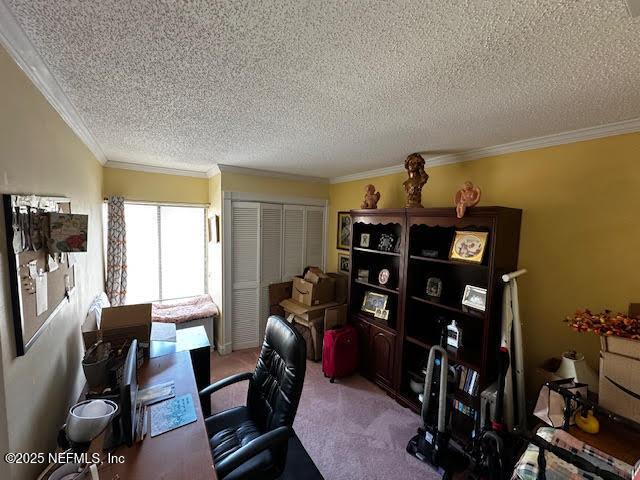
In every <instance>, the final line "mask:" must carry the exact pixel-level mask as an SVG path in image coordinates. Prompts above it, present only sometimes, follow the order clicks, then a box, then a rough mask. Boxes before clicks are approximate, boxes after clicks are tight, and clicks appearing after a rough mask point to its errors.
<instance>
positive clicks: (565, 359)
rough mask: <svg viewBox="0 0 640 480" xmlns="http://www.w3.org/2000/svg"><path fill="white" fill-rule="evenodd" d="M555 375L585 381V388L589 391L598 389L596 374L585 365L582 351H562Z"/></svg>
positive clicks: (580, 381) (579, 381)
mask: <svg viewBox="0 0 640 480" xmlns="http://www.w3.org/2000/svg"><path fill="white" fill-rule="evenodd" d="M556 375H558V376H559V377H560V378H573V379H574V380H575V381H576V382H578V383H586V384H587V389H588V390H589V391H591V392H597V391H598V383H599V382H598V376H597V375H596V373H595V372H594V371H593V370H592V369H591V368H590V367H589V365H587V362H585V360H584V355H583V354H582V353H579V352H576V351H574V350H569V351H568V352H564V353H563V354H562V361H561V362H560V368H559V369H558V371H557V372H556Z"/></svg>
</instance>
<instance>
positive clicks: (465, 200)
mask: <svg viewBox="0 0 640 480" xmlns="http://www.w3.org/2000/svg"><path fill="white" fill-rule="evenodd" d="M480 195H482V191H481V190H480V187H477V186H475V185H474V184H473V183H471V182H470V181H468V180H467V181H466V182H464V185H463V186H462V188H461V189H460V190H458V191H457V192H456V198H455V203H456V216H457V217H458V218H462V217H464V214H465V212H466V211H467V208H471V207H473V206H475V205H477V204H478V202H479V201H480Z"/></svg>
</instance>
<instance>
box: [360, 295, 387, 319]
mask: <svg viewBox="0 0 640 480" xmlns="http://www.w3.org/2000/svg"><path fill="white" fill-rule="evenodd" d="M388 300H389V296H388V295H383V294H382V293H376V292H371V291H367V292H366V293H365V294H364V300H363V301H362V311H363V312H367V313H373V314H375V313H376V308H377V309H379V310H384V309H385V308H387V301H388Z"/></svg>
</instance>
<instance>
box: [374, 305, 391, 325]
mask: <svg viewBox="0 0 640 480" xmlns="http://www.w3.org/2000/svg"><path fill="white" fill-rule="evenodd" d="M373 317H374V318H378V319H380V320H384V321H385V322H386V321H387V320H389V310H387V309H385V308H376V311H375V312H374V313H373Z"/></svg>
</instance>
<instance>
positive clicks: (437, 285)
mask: <svg viewBox="0 0 640 480" xmlns="http://www.w3.org/2000/svg"><path fill="white" fill-rule="evenodd" d="M425 294H426V295H427V298H429V299H431V300H434V301H438V300H440V296H441V295H442V280H440V279H439V278H437V277H429V278H427V287H426V288H425Z"/></svg>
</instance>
